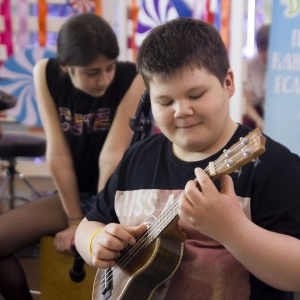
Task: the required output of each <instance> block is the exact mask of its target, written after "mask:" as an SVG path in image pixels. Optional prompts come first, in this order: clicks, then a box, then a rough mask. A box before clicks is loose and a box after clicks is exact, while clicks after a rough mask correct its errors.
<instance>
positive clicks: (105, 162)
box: [98, 75, 146, 191]
mask: <svg viewBox="0 0 300 300" xmlns="http://www.w3.org/2000/svg"><path fill="white" fill-rule="evenodd" d="M145 89H146V88H145V85H144V82H143V79H142V77H141V76H140V75H137V76H136V78H135V79H134V80H133V82H132V84H131V86H130V88H129V89H128V91H127V92H126V94H125V95H124V97H123V99H122V100H121V102H120V105H119V107H118V109H117V112H116V116H115V119H114V121H113V124H112V126H111V129H110V131H109V134H108V137H107V139H106V141H105V144H104V146H103V148H102V151H101V154H100V157H99V169H100V177H99V184H98V191H100V190H102V188H103V187H104V185H105V183H106V181H107V180H108V178H109V177H110V175H111V174H112V173H113V171H114V169H115V168H116V166H117V164H118V163H119V161H120V160H121V158H122V156H123V154H124V152H125V150H126V149H127V147H128V146H129V143H130V139H131V136H132V130H131V129H130V126H129V119H130V118H131V117H133V116H134V114H135V112H136V109H137V106H138V103H139V100H140V98H141V96H142V94H143V92H144V91H145Z"/></svg>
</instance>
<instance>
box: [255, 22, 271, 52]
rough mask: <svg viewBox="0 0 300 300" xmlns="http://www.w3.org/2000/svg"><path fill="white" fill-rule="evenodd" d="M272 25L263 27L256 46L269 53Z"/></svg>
mask: <svg viewBox="0 0 300 300" xmlns="http://www.w3.org/2000/svg"><path fill="white" fill-rule="evenodd" d="M269 31H270V25H263V26H261V27H260V28H259V29H258V31H257V33H256V46H257V49H258V50H261V51H267V50H268V47H269Z"/></svg>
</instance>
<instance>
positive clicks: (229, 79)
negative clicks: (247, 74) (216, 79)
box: [225, 70, 235, 97]
mask: <svg viewBox="0 0 300 300" xmlns="http://www.w3.org/2000/svg"><path fill="white" fill-rule="evenodd" d="M225 87H226V89H227V91H228V92H229V97H231V96H232V95H233V94H234V91H235V85H234V74H233V71H232V70H229V71H228V74H227V76H226V78H225Z"/></svg>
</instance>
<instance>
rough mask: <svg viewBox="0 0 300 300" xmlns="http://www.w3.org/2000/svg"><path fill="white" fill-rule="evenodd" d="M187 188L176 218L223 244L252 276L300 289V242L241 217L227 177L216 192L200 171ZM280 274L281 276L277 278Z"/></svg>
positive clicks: (282, 288)
mask: <svg viewBox="0 0 300 300" xmlns="http://www.w3.org/2000/svg"><path fill="white" fill-rule="evenodd" d="M196 176H197V180H198V181H199V183H200V186H201V189H202V192H200V191H199V189H198V188H197V186H196V183H195V181H190V182H188V184H187V185H186V188H185V195H183V196H182V197H181V198H180V212H179V215H180V217H181V218H182V219H184V220H185V221H186V222H188V223H189V224H191V226H193V227H194V228H195V229H197V230H199V231H200V232H202V233H203V234H205V235H207V236H210V237H211V238H213V239H215V240H217V241H219V242H220V243H222V244H223V245H224V246H225V248H226V249H227V250H228V251H229V252H230V253H231V254H232V255H233V256H234V257H235V258H236V259H237V260H239V261H240V262H241V263H242V264H243V265H244V266H245V267H246V268H247V269H248V270H249V272H251V273H252V274H254V275H255V276H256V277H258V278H259V279H261V280H262V281H264V282H265V283H267V284H269V285H271V286H273V287H275V288H277V289H281V290H287V291H299V290H300V280H299V278H300V240H298V239H296V238H293V237H290V236H287V235H283V234H279V233H275V232H271V231H268V230H265V229H263V228H261V227H259V226H257V225H256V224H254V223H253V222H252V221H250V220H249V219H248V218H247V217H246V215H245V214H244V212H243V210H242V208H241V206H240V204H239V202H238V199H237V197H236V195H235V192H234V187H233V182H232V179H231V177H230V176H228V175H227V176H223V177H221V187H222V190H221V192H220V193H219V192H218V190H217V189H216V187H215V186H214V184H213V183H212V181H211V180H210V178H209V177H208V176H207V175H206V174H205V172H204V171H203V170H201V169H197V170H196ZM279 274H280V275H279Z"/></svg>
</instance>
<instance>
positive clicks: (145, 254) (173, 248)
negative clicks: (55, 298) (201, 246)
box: [93, 222, 185, 300]
mask: <svg viewBox="0 0 300 300" xmlns="http://www.w3.org/2000/svg"><path fill="white" fill-rule="evenodd" d="M176 224H177V222H176ZM176 226H177V225H176ZM172 228H173V229H174V231H173V233H175V232H177V234H179V235H180V236H181V238H180V239H184V238H185V235H184V234H183V232H181V231H180V229H179V228H175V227H173V226H172ZM170 233H171V230H167V231H166V232H165V234H162V235H161V236H160V237H158V238H157V239H155V240H154V241H153V242H152V243H151V244H150V245H148V246H145V247H143V248H141V249H140V250H139V252H138V253H137V254H135V255H134V258H133V259H132V260H131V262H130V263H128V264H126V265H125V266H124V267H120V266H118V265H117V266H115V267H114V268H113V269H111V270H110V271H108V272H107V274H106V275H105V274H104V271H103V270H98V271H97V274H96V277H95V282H94V289H93V300H106V299H109V300H132V299H151V296H152V294H153V292H154V291H155V289H156V288H157V287H158V286H159V285H161V284H162V283H163V282H165V281H166V280H167V279H168V278H170V277H171V276H172V275H173V274H174V273H175V271H176V270H177V268H178V266H179V264H180V262H181V259H182V254H183V246H184V245H183V241H182V240H180V239H176V238H174V237H173V236H172V234H170ZM105 276H108V277H109V278H112V281H111V282H110V283H109V285H108V287H107V290H106V291H105V292H104V286H105V278H104V277H105ZM111 276H112V277H111Z"/></svg>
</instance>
